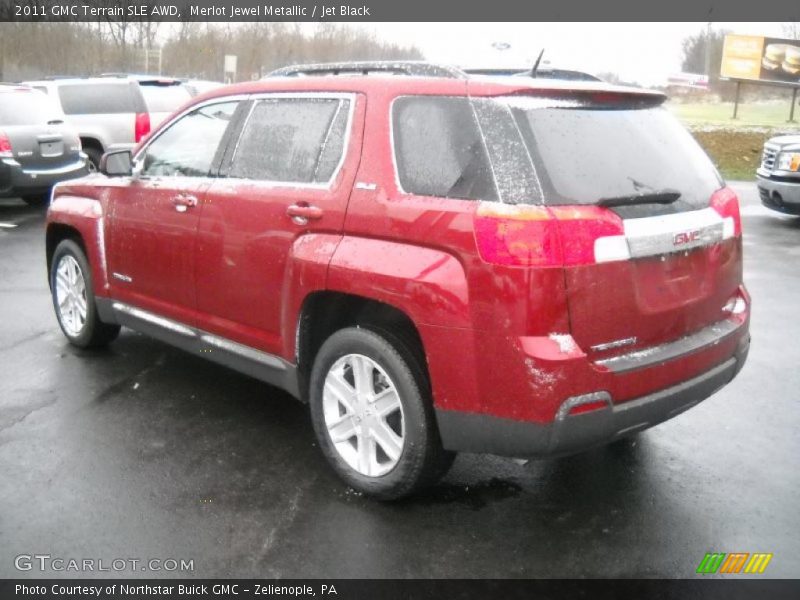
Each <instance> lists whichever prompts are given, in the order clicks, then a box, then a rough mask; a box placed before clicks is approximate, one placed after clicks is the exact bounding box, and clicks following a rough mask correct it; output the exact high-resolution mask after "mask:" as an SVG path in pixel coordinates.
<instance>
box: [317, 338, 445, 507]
mask: <svg viewBox="0 0 800 600" xmlns="http://www.w3.org/2000/svg"><path fill="white" fill-rule="evenodd" d="M428 388H429V386H428V384H427V380H426V377H425V374H424V371H423V369H422V367H421V365H419V363H418V360H417V359H416V358H415V357H414V355H413V353H412V352H410V351H409V350H408V348H407V345H406V344H405V343H403V342H401V341H400V339H399V338H397V337H394V336H392V335H391V334H390V333H388V332H385V331H371V330H368V329H364V328H356V327H351V328H347V329H342V330H340V331H338V332H336V333H334V334H333V335H332V336H331V337H330V338H328V340H327V341H326V342H325V343H324V344H323V345H322V347H321V348H320V350H319V353H318V354H317V356H316V359H315V360H314V367H313V369H312V373H311V383H310V386H309V394H310V398H309V400H310V404H311V416H312V420H313V424H314V431H315V432H316V435H317V439H318V440H319V443H320V447H321V449H322V452H323V454H324V455H325V458H326V459H327V460H328V462H329V463H330V464H331V465H332V466H333V468H334V469H335V470H336V472H337V473H338V474H339V476H340V477H341V478H342V479H344V481H345V482H347V483H348V484H349V485H350V486H352V487H353V488H355V489H357V490H359V491H361V492H364V493H366V494H369V495H372V496H375V497H377V498H380V499H384V500H391V499H396V498H401V497H403V496H407V495H408V494H411V493H412V492H414V491H416V490H418V489H420V488H422V487H424V486H425V485H427V484H429V483H432V482H433V481H435V480H436V479H438V478H439V477H441V475H443V474H444V472H445V471H446V470H447V468H449V466H450V464H451V463H452V460H453V455H452V454H451V453H449V452H445V451H444V450H443V449H442V446H441V443H440V441H439V435H438V431H437V429H436V422H435V418H434V415H433V410H432V407H431V402H430V392H429V391H428Z"/></svg>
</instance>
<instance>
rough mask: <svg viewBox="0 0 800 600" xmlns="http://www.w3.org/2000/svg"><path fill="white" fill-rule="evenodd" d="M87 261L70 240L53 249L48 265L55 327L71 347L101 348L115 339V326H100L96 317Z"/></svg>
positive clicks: (76, 245)
mask: <svg viewBox="0 0 800 600" xmlns="http://www.w3.org/2000/svg"><path fill="white" fill-rule="evenodd" d="M93 289H94V288H93V285H92V272H91V269H90V268H89V261H88V260H87V259H86V255H85V254H84V252H83V250H82V249H81V247H80V246H79V245H78V244H76V243H75V242H74V241H72V240H63V241H62V242H61V243H59V244H58V246H56V249H55V252H54V253H53V260H52V262H51V263H50V290H51V293H52V296H53V307H54V308H55V311H56V317H57V318H58V324H59V325H60V326H61V330H62V331H63V332H64V335H65V336H67V339H68V340H69V341H70V343H71V344H73V345H75V346H78V347H80V348H90V347H96V346H104V345H105V344H108V343H109V342H111V341H113V340H114V339H115V338H116V337H117V335H119V329H120V328H119V325H111V324H108V323H103V322H102V321H101V320H100V318H99V317H98V314H97V306H96V304H95V301H94V293H93Z"/></svg>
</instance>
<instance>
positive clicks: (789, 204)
mask: <svg viewBox="0 0 800 600" xmlns="http://www.w3.org/2000/svg"><path fill="white" fill-rule="evenodd" d="M756 181H757V185H758V193H759V195H760V196H761V202H762V204H764V206H766V207H768V208H771V209H773V210H777V211H780V212H782V213H787V214H790V215H800V135H797V134H796V135H780V136H777V137H773V138H771V139H770V140H768V141H767V142H766V143H765V144H764V154H763V155H762V157H761V166H760V167H759V168H758V169H757V171H756Z"/></svg>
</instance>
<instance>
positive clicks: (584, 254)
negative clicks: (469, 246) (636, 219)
mask: <svg viewBox="0 0 800 600" xmlns="http://www.w3.org/2000/svg"><path fill="white" fill-rule="evenodd" d="M622 235H624V229H623V225H622V219H620V218H619V217H618V216H617V215H616V214H614V213H613V212H611V211H610V210H608V209H606V208H602V207H599V206H553V207H544V206H531V205H521V204H518V205H508V204H499V203H495V202H483V203H481V204H480V205H479V206H478V210H477V212H476V214H475V239H476V242H477V246H478V251H479V253H480V255H481V258H483V260H484V261H486V262H487V263H491V264H498V265H506V266H512V267H534V266H535V267H560V266H569V265H582V264H592V263H594V262H595V242H596V241H597V240H598V239H599V238H605V237H618V236H622ZM623 240H624V238H623Z"/></svg>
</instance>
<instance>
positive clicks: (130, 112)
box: [25, 76, 191, 168]
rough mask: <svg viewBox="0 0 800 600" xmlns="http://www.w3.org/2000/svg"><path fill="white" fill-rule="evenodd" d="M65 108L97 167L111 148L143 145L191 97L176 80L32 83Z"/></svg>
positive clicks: (120, 78) (113, 78) (109, 78)
mask: <svg viewBox="0 0 800 600" xmlns="http://www.w3.org/2000/svg"><path fill="white" fill-rule="evenodd" d="M25 85H29V86H31V87H34V88H36V89H39V90H42V91H44V92H45V93H47V94H48V95H50V96H51V97H52V98H54V99H55V100H56V101H58V102H59V104H60V105H61V107H62V109H63V111H64V113H65V114H66V115H67V118H68V120H69V122H70V123H71V124H72V125H73V126H75V128H76V129H77V130H78V133H79V135H80V138H81V143H82V144H83V148H84V151H85V152H86V154H87V155H88V156H89V159H90V161H91V162H92V165H93V167H94V168H96V167H97V166H98V165H99V163H100V157H101V156H102V155H103V152H105V151H106V150H107V149H108V148H109V147H110V146H113V145H118V144H129V145H132V144H136V143H139V142H140V141H141V140H142V139H143V138H144V137H145V136H146V135H147V134H148V133H149V132H150V130H151V128H152V127H156V126H158V124H160V123H161V121H163V120H164V119H165V118H166V117H167V116H169V114H171V113H172V112H173V111H174V110H175V109H177V108H178V107H179V106H181V104H183V103H185V102H186V101H188V100H189V99H190V98H191V95H190V94H189V92H188V90H186V89H185V88H184V87H183V86H182V85H181V83H180V81H178V80H175V79H164V78H153V77H148V78H145V77H137V76H105V77H89V78H60V79H51V80H42V81H29V82H26V83H25Z"/></svg>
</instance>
